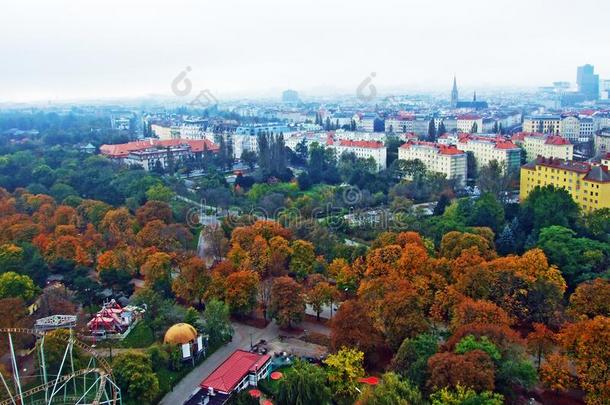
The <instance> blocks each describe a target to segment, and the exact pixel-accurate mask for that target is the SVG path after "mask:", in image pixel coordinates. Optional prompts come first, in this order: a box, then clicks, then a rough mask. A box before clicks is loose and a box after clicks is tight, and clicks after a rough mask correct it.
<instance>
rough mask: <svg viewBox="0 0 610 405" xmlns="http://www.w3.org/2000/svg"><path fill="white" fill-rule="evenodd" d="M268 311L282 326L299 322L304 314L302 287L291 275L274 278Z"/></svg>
mask: <svg viewBox="0 0 610 405" xmlns="http://www.w3.org/2000/svg"><path fill="white" fill-rule="evenodd" d="M269 311H270V314H271V316H272V317H273V318H274V319H275V320H276V322H277V324H278V325H279V326H280V327H282V328H286V327H288V328H290V327H291V326H292V324H293V323H298V322H301V321H302V320H303V316H304V315H305V297H304V295H303V288H302V287H301V286H300V285H299V283H297V282H296V281H294V280H293V279H292V278H291V277H288V276H283V277H278V278H276V279H275V280H274V282H273V286H272V287H271V303H270V305H269Z"/></svg>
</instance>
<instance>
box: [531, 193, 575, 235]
mask: <svg viewBox="0 0 610 405" xmlns="http://www.w3.org/2000/svg"><path fill="white" fill-rule="evenodd" d="M578 218H579V208H578V205H577V204H576V203H575V202H574V200H573V199H572V196H570V194H569V193H568V192H567V190H564V189H562V188H555V187H554V186H553V185H548V186H544V187H535V188H534V189H533V190H532V191H531V192H530V193H529V194H528V196H527V198H526V199H525V201H523V203H522V206H521V212H520V215H519V222H520V223H521V225H522V226H523V228H524V231H526V232H527V233H529V232H532V233H534V234H535V235H537V234H538V232H539V231H540V229H542V228H546V227H549V226H551V225H559V226H563V227H565V228H570V229H574V228H575V227H576V223H577V220H578Z"/></svg>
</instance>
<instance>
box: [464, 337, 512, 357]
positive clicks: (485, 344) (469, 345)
mask: <svg viewBox="0 0 610 405" xmlns="http://www.w3.org/2000/svg"><path fill="white" fill-rule="evenodd" d="M473 350H480V351H482V352H485V353H487V355H488V356H489V357H490V358H491V359H492V360H494V361H500V359H501V358H502V355H501V354H500V351H499V350H498V348H497V347H496V345H494V344H493V343H492V342H491V341H490V340H489V339H488V338H487V336H481V337H480V338H479V339H477V338H475V337H474V336H473V335H468V336H466V337H464V338H462V340H460V341H459V342H458V344H457V345H455V352H456V353H457V354H464V353H469V352H471V351H473Z"/></svg>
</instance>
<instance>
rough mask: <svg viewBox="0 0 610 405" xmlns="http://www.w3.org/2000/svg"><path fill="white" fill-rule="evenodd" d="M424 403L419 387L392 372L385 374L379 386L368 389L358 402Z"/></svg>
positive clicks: (379, 404) (367, 404)
mask: <svg viewBox="0 0 610 405" xmlns="http://www.w3.org/2000/svg"><path fill="white" fill-rule="evenodd" d="M423 402H424V401H423V398H422V394H421V392H420V391H419V388H418V387H417V386H415V385H413V384H412V383H411V382H410V381H409V380H401V379H400V377H399V376H398V375H397V374H394V373H392V372H390V373H385V374H384V375H383V377H382V379H381V382H380V383H379V385H377V386H375V387H368V388H366V389H365V391H364V392H363V393H362V395H361V396H360V399H359V400H358V403H359V404H361V405H419V404H421V403H423Z"/></svg>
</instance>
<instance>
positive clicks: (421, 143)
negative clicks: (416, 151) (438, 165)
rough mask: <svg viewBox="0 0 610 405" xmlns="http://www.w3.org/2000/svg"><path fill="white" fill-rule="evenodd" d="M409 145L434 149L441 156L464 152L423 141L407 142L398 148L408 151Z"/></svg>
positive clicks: (452, 147) (449, 146)
mask: <svg viewBox="0 0 610 405" xmlns="http://www.w3.org/2000/svg"><path fill="white" fill-rule="evenodd" d="M411 145H418V146H428V147H430V148H436V149H438V152H439V153H440V154H441V155H461V154H463V153H464V151H462V150H459V149H458V148H456V147H455V146H451V145H443V144H440V143H434V142H425V141H409V142H407V143H404V144H402V145H401V146H400V147H401V148H403V149H409V148H410V147H411Z"/></svg>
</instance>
